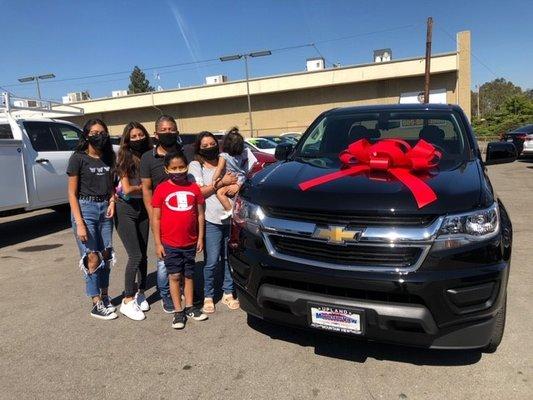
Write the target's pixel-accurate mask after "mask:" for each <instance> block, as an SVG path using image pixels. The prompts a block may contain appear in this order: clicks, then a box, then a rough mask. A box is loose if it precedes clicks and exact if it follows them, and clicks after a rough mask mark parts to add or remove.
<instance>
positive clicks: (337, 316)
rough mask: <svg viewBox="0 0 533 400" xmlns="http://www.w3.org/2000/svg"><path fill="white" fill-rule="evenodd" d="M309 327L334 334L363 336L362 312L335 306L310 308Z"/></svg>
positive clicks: (313, 306)
mask: <svg viewBox="0 0 533 400" xmlns="http://www.w3.org/2000/svg"><path fill="white" fill-rule="evenodd" d="M309 311H310V325H311V326H312V327H313V328H318V329H325V330H329V331H334V332H342V333H350V334H355V335H361V334H363V311H362V310H350V309H346V308H339V307H335V306H322V305H311V306H310V309H309Z"/></svg>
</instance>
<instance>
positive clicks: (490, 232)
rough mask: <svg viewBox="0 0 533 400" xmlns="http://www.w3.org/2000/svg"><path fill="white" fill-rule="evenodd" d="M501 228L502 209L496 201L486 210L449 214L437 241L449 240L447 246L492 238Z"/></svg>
mask: <svg viewBox="0 0 533 400" xmlns="http://www.w3.org/2000/svg"><path fill="white" fill-rule="evenodd" d="M499 230H500V210H499V208H498V203H494V204H493V205H492V206H490V207H489V208H486V209H484V210H476V211H471V212H469V213H464V214H456V215H449V216H447V217H446V218H444V221H442V225H441V227H440V230H439V233H438V237H437V242H447V245H446V246H445V247H446V248H450V247H457V246H460V245H464V244H468V243H470V242H476V241H482V240H487V239H490V238H492V237H494V236H496V235H497V234H498V232H499Z"/></svg>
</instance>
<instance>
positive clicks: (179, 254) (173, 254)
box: [163, 244, 196, 278]
mask: <svg viewBox="0 0 533 400" xmlns="http://www.w3.org/2000/svg"><path fill="white" fill-rule="evenodd" d="M163 247H164V248H165V268H166V269H167V273H169V274H179V273H182V274H183V275H185V277H186V278H192V276H193V274H194V264H195V258H196V246H193V247H189V248H180V247H171V246H167V245H166V244H164V245H163Z"/></svg>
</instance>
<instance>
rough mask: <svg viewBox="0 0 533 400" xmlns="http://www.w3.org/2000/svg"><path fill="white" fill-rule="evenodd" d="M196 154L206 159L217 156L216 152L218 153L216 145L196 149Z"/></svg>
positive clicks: (212, 158)
mask: <svg viewBox="0 0 533 400" xmlns="http://www.w3.org/2000/svg"><path fill="white" fill-rule="evenodd" d="M198 154H200V155H201V156H202V157H203V158H205V159H206V160H214V159H216V158H217V157H218V154H219V151H218V146H213V147H208V148H206V149H200V150H198Z"/></svg>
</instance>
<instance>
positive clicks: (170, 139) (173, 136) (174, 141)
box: [158, 133, 179, 149]
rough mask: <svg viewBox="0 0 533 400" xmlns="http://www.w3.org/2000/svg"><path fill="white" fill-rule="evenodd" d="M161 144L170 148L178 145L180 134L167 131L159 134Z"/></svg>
mask: <svg viewBox="0 0 533 400" xmlns="http://www.w3.org/2000/svg"><path fill="white" fill-rule="evenodd" d="M158 136H159V141H158V142H159V144H160V145H161V146H163V147H164V148H165V149H170V148H172V147H176V146H177V147H179V146H178V134H177V133H165V134H159V135H158Z"/></svg>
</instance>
